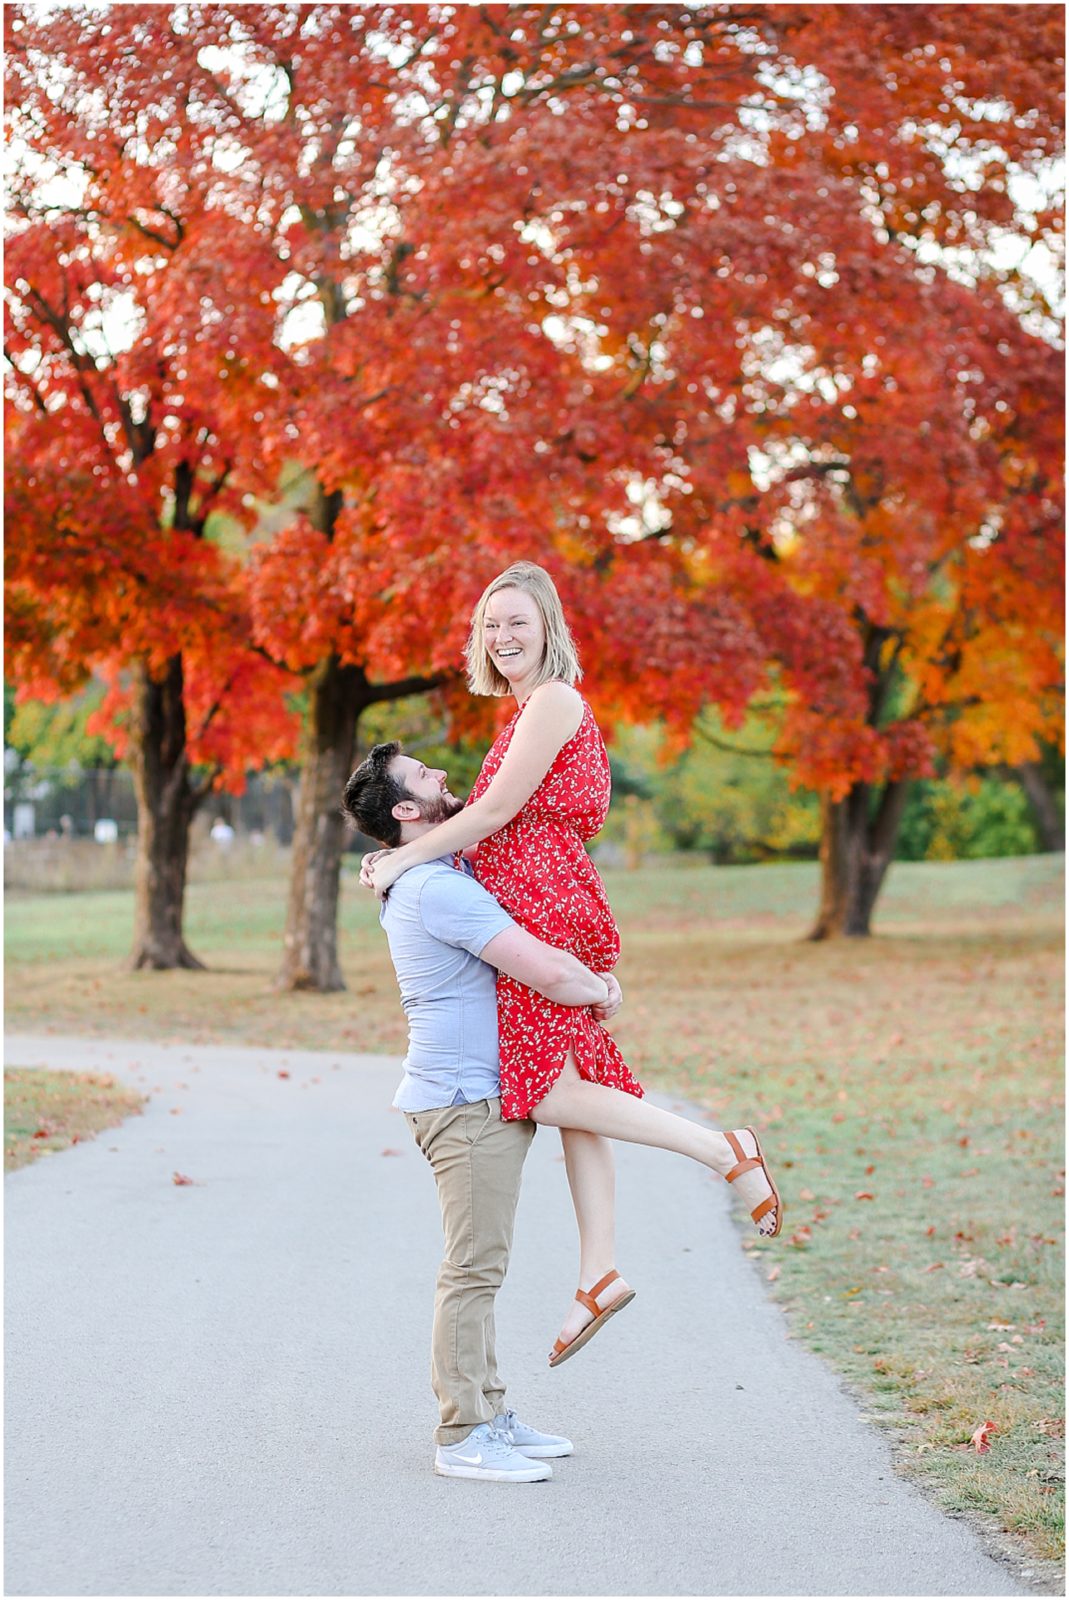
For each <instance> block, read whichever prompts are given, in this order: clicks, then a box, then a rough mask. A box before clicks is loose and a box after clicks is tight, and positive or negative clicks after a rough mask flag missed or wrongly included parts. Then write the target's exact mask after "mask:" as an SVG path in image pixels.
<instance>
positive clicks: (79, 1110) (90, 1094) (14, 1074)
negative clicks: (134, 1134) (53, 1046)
mask: <svg viewBox="0 0 1069 1600" xmlns="http://www.w3.org/2000/svg"><path fill="white" fill-rule="evenodd" d="M142 1105H144V1096H143V1095H140V1094H137V1093H135V1092H134V1091H133V1090H132V1089H124V1088H123V1087H122V1085H121V1084H119V1083H116V1081H115V1079H114V1078H112V1077H111V1076H110V1075H109V1074H106V1073H105V1074H95V1073H89V1072H49V1071H46V1070H45V1069H44V1068H42V1067H7V1068H5V1070H4V1171H5V1172H13V1171H14V1170H15V1169H16V1168H17V1167H25V1166H27V1165H28V1164H29V1162H31V1161H35V1160H36V1159H37V1157H38V1156H42V1155H48V1154H49V1153H54V1152H55V1151H57V1150H69V1149H70V1147H71V1145H74V1144H80V1143H81V1142H82V1141H83V1140H84V1139H92V1138H94V1137H95V1136H96V1135H97V1134H98V1133H100V1132H102V1131H103V1129H105V1128H114V1127H115V1126H116V1125H117V1124H118V1123H120V1122H122V1121H123V1119H124V1118H125V1117H129V1116H132V1115H133V1114H134V1113H135V1112H137V1111H139V1110H140V1109H141V1107H142Z"/></svg>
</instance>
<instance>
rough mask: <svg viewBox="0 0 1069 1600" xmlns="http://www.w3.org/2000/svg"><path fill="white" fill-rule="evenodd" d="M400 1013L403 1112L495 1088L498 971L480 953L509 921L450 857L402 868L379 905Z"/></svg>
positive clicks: (481, 1096)
mask: <svg viewBox="0 0 1069 1600" xmlns="http://www.w3.org/2000/svg"><path fill="white" fill-rule="evenodd" d="M379 921H380V922H381V923H382V926H383V928H384V929H385V930H386V937H387V939H388V940H389V944H390V956H391V957H392V959H393V964H394V969H395V971H396V973H397V982H398V986H399V988H400V990H401V1004H402V1006H403V1007H404V1010H405V1015H406V1016H407V1018H408V1054H407V1055H406V1056H405V1060H404V1070H405V1075H404V1077H403V1078H402V1080H401V1086H400V1088H399V1089H398V1091H397V1093H396V1095H395V1096H394V1101H393V1103H394V1105H395V1106H397V1107H398V1108H399V1109H400V1110H401V1111H432V1110H436V1109H437V1108H438V1107H440V1106H453V1105H464V1104H471V1103H472V1102H473V1101H476V1100H485V1099H491V1098H492V1097H493V1096H495V1095H498V1094H500V1093H501V1080H500V1072H499V1063H498V1044H497V973H496V972H495V970H494V968H493V967H491V966H488V965H487V964H486V962H485V961H480V960H479V955H480V952H481V951H483V950H485V949H486V946H487V945H488V944H489V943H490V941H491V939H494V938H496V937H497V935H498V934H499V933H503V932H504V931H505V929H506V928H511V927H513V926H514V924H513V922H512V918H511V917H510V916H509V915H508V913H507V912H505V911H503V910H502V909H501V907H500V906H499V905H498V903H497V901H496V900H495V899H494V897H493V895H491V894H488V893H487V891H486V890H485V889H484V888H483V887H482V885H481V884H479V883H476V881H475V879H474V878H473V877H470V876H469V875H468V873H466V872H463V871H457V870H456V869H455V868H454V867H453V860H452V857H451V856H443V857H442V858H441V859H440V860H438V861H432V862H429V863H428V864H427V865H425V866H421V867H413V868H412V869H411V870H410V871H408V872H405V873H402V875H401V877H400V878H398V880H397V882H396V883H395V884H393V886H392V887H391V889H390V891H389V893H388V894H387V896H386V899H385V900H384V901H383V904H382V909H381V910H380V912H379Z"/></svg>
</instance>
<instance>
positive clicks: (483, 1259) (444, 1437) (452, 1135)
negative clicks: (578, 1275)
mask: <svg viewBox="0 0 1069 1600" xmlns="http://www.w3.org/2000/svg"><path fill="white" fill-rule="evenodd" d="M405 1116H406V1118H407V1120H408V1124H409V1127H410V1128H411V1129H412V1132H413V1133H414V1134H415V1137H416V1143H417V1144H418V1145H419V1147H420V1149H421V1150H422V1151H423V1154H424V1155H425V1156H426V1157H427V1160H428V1161H429V1162H430V1164H431V1167H432V1169H433V1171H434V1180H435V1182H436V1183H437V1185H438V1200H439V1203H440V1205H441V1208H442V1233H443V1235H444V1238H445V1255H444V1258H443V1260H442V1265H441V1267H440V1268H439V1271H438V1292H437V1295H436V1296H435V1301H434V1329H433V1333H432V1336H431V1383H432V1384H433V1386H434V1392H435V1394H436V1395H437V1396H438V1405H439V1408H440V1410H441V1424H440V1426H439V1427H438V1428H437V1429H436V1430H435V1435H434V1437H435V1442H436V1443H437V1444H455V1443H456V1442H457V1440H458V1439H463V1438H465V1437H466V1435H467V1434H469V1433H470V1432H471V1430H472V1428H477V1427H478V1426H479V1424H480V1422H491V1421H492V1420H493V1418H494V1417H495V1416H496V1415H497V1414H498V1413H499V1412H501V1411H503V1410H504V1409H505V1406H504V1400H505V1385H504V1384H503V1383H502V1382H501V1379H500V1378H499V1377H498V1372H497V1356H496V1353H495V1348H494V1298H495V1296H496V1295H497V1291H498V1290H499V1289H500V1287H501V1284H502V1281H503V1280H504V1277H505V1272H506V1270H507V1268H508V1263H509V1252H510V1250H511V1249H512V1227H513V1223H514V1221H515V1217H516V1201H517V1199H518V1197H519V1193H520V1174H521V1173H522V1171H523V1163H524V1158H525V1157H526V1155H527V1151H528V1150H529V1149H530V1145H531V1140H532V1138H533V1137H534V1131H535V1125H534V1123H533V1122H526V1121H517V1122H502V1120H501V1101H500V1100H499V1099H497V1098H496V1097H495V1098H494V1099H493V1100H477V1101H475V1102H474V1104H472V1105H462V1106H444V1107H442V1108H441V1110H435V1111H406V1112H405Z"/></svg>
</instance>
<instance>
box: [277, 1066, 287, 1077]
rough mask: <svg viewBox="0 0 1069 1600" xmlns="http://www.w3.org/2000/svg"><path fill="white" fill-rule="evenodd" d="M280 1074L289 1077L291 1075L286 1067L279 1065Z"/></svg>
mask: <svg viewBox="0 0 1069 1600" xmlns="http://www.w3.org/2000/svg"><path fill="white" fill-rule="evenodd" d="M278 1075H279V1077H280V1078H288V1077H289V1073H288V1072H287V1071H286V1070H285V1068H284V1067H279V1069H278Z"/></svg>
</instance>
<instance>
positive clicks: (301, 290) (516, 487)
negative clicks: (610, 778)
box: [8, 4, 1061, 793]
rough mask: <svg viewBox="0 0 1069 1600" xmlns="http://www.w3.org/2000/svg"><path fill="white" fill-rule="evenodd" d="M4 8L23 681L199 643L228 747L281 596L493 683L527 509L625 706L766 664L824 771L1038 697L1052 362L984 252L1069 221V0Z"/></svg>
mask: <svg viewBox="0 0 1069 1600" xmlns="http://www.w3.org/2000/svg"><path fill="white" fill-rule="evenodd" d="M13 14H14V16H15V18H16V22H15V24H14V25H13V31H12V34H11V41H10V43H11V48H10V52H9V72H10V74H11V86H10V92H9V103H10V104H12V105H13V106H14V107H15V110H14V112H13V132H14V134H15V136H16V138H17V139H21V140H23V141H25V147H26V148H27V149H29V150H31V151H32V152H33V153H34V160H33V161H27V163H26V165H25V169H24V172H23V174H22V178H21V181H17V182H16V185H15V204H14V211H15V214H16V231H15V234H14V237H13V239H12V242H11V246H10V249H9V266H8V276H9V283H10V285H11V295H12V313H11V337H12V341H13V352H14V354H13V359H14V364H15V366H14V373H13V387H14V393H15V404H14V405H13V407H12V408H11V417H12V420H11V424H10V426H11V429H12V438H13V441H14V444H15V447H16V448H15V450H13V451H12V452H11V453H12V454H16V455H17V457H18V462H17V465H16V466H15V467H14V468H13V469H12V477H11V480H10V485H9V494H10V496H11V497H12V501H13V504H14V506H15V512H16V515H15V517H14V518H13V519H12V524H13V546H12V555H11V557H10V558H9V559H10V562H11V565H10V569H9V582H10V585H11V597H10V599H9V618H10V622H9V626H10V627H11V628H12V632H13V643H14V655H13V662H14V666H15V671H16V676H17V677H18V678H19V681H20V682H21V683H22V684H23V686H24V689H26V691H27V692H40V690H41V689H42V688H43V687H44V686H45V685H46V684H47V685H51V686H53V687H55V688H56V689H59V690H64V689H68V688H70V687H72V686H73V684H74V683H76V682H77V681H78V679H79V677H80V675H82V674H84V672H85V671H86V670H87V668H88V666H89V665H94V666H99V665H102V664H103V665H106V666H107V667H108V668H109V670H111V671H112V672H113V674H115V673H117V672H118V671H119V669H121V664H122V662H123V660H125V659H127V658H128V657H129V655H130V654H132V653H137V654H138V655H148V656H149V657H150V658H152V659H155V658H157V657H160V656H166V655H167V654H168V653H170V652H172V651H174V650H176V649H181V650H182V651H183V653H184V654H186V655H187V656H188V660H189V673H188V679H189V694H190V701H191V705H192V706H193V707H194V716H193V718H192V719H191V721H192V722H194V723H195V722H197V719H198V718H199V719H200V721H201V723H202V724H203V734H202V735H198V738H199V739H200V743H198V744H197V747H196V748H197V751H198V754H199V756H200V758H201V759H205V760H211V761H213V762H220V763H222V764H223V765H225V766H226V767H227V769H228V770H229V771H231V772H232V773H236V771H237V770H238V768H239V766H240V765H241V763H242V762H244V761H248V760H250V759H252V758H253V756H254V754H255V755H259V756H262V755H263V754H264V753H265V752H266V751H267V750H268V749H270V751H272V752H273V753H279V752H281V751H282V750H284V749H286V748H287V747H288V742H289V740H290V738H291V734H292V729H291V727H290V724H289V723H288V721H287V719H286V717H285V714H284V712H283V711H282V709H281V707H282V701H281V697H280V689H281V688H282V687H284V685H285V682H286V681H287V680H286V678H285V676H284V675H283V674H281V673H272V671H271V670H270V669H269V668H268V667H267V666H266V664H265V662H264V661H263V659H262V656H257V654H256V653H255V651H253V652H252V653H250V651H249V645H250V643H251V644H253V645H255V647H256V649H257V650H259V651H261V652H262V653H263V654H264V655H266V656H267V657H269V658H271V659H272V660H273V661H275V662H277V663H279V664H280V666H281V667H282V668H283V669H284V670H285V672H286V673H292V674H298V673H307V672H310V671H312V670H313V669H315V668H316V667H317V665H318V664H320V663H322V662H323V661H324V660H327V659H329V658H332V657H333V658H336V659H337V660H339V661H340V662H341V663H342V664H347V663H355V664H357V665H359V666H360V667H361V668H362V670H363V671H364V672H365V673H366V675H367V677H368V678H369V679H371V680H372V681H373V682H377V681H381V682H383V683H386V682H389V681H390V680H396V679H399V678H405V677H408V676H410V675H411V674H413V673H419V674H423V675H438V674H444V675H446V676H447V677H448V678H449V680H450V687H449V690H448V692H449V693H450V695H451V697H452V703H453V704H454V706H455V709H456V711H457V717H458V724H457V725H458V727H462V726H467V727H471V726H472V725H473V719H474V718H475V717H477V716H478V714H479V713H480V708H478V707H471V706H470V705H466V704H465V703H464V700H463V696H462V692H461V691H460V689H459V678H458V669H459V663H460V657H461V649H462V645H463V640H464V634H465V629H466V618H467V616H468V614H469V611H470V607H471V604H472V602H473V600H474V599H475V597H476V595H477V594H478V592H479V591H480V589H481V588H482V587H483V585H484V584H485V582H486V581H487V580H488V579H489V578H490V577H491V576H492V575H493V574H494V573H495V572H496V571H497V570H498V569H499V568H500V567H501V566H503V565H504V564H506V563H507V562H508V561H511V560H514V559H517V558H519V557H525V558H528V559H534V560H539V561H542V562H544V564H545V565H547V566H548V567H549V568H550V569H551V570H552V571H553V573H554V575H555V576H556V577H557V578H558V580H559V583H560V587H561V590H562V594H563V596H564V599H565V603H566V605H567V607H568V610H569V614H570V616H571V618H572V620H573V622H574V626H575V630H576V633H577V636H578V639H579V642H580V646H581V649H582V652H583V655H584V659H585V662H586V666H587V672H588V677H587V688H588V690H589V692H590V694H591V697H592V698H593V699H594V701H595V703H596V705H597V708H598V710H599V711H600V712H601V713H602V715H603V716H605V717H606V718H609V719H611V718H612V717H614V716H624V717H631V718H647V717H650V716H660V717H663V718H664V719H665V720H666V721H667V722H668V723H669V725H670V726H671V727H673V728H674V729H675V730H676V732H677V733H678V734H679V736H680V737H683V736H685V732H686V729H687V727H688V726H689V724H690V722H691V720H692V718H693V716H694V714H695V713H696V711H697V710H698V709H699V708H700V706H701V705H702V704H703V703H705V702H707V701H709V700H715V701H716V702H717V703H719V704H720V705H721V707H722V708H723V709H724V711H725V713H726V715H727V716H728V718H729V720H732V719H738V718H739V717H741V715H742V714H743V712H744V709H745V706H746V704H747V702H748V700H749V699H750V698H751V696H752V695H753V693H754V691H755V690H757V689H758V688H759V687H761V685H762V684H763V682H764V681H765V679H766V677H767V674H768V672H769V670H770V669H772V670H774V671H775V672H776V673H777V674H778V675H779V677H780V679H781V681H782V682H783V683H784V684H785V685H786V687H787V688H788V690H789V691H790V707H791V709H790V713H789V717H788V720H787V724H786V726H785V728H784V732H783V739H782V744H781V750H780V753H781V755H782V756H783V757H784V759H789V760H790V761H791V762H792V763H793V766H794V770H795V772H796V775H797V776H798V777H799V778H800V779H801V780H803V781H805V782H807V783H811V784H814V785H817V786H820V787H823V788H825V789H827V790H830V791H831V792H833V793H841V792H844V791H845V790H846V789H848V788H849V787H850V785H851V784H852V783H853V782H855V781H857V780H858V779H864V780H867V781H879V780H880V779H883V778H888V777H892V778H893V777H897V776H906V775H909V774H912V773H919V772H924V771H926V770H928V768H929V765H930V763H931V761H932V758H933V754H934V753H935V752H936V751H939V750H942V751H944V752H945V753H946V754H947V755H949V757H950V758H951V759H952V760H953V761H955V762H958V763H961V764H963V765H972V764H974V763H976V762H986V761H994V760H1009V761H1015V760H1021V759H1024V758H1026V757H1028V756H1030V755H1031V754H1033V753H1034V750H1035V741H1036V739H1037V737H1039V736H1040V735H1044V736H1049V735H1050V733H1051V731H1052V729H1053V727H1054V725H1055V723H1056V720H1057V703H1058V691H1059V687H1060V682H1061V665H1060V599H1059V570H1060V569H1059V561H1060V546H1059V541H1058V538H1057V530H1058V526H1059V521H1058V519H1059V516H1060V488H1059V482H1060V474H1059V457H1060V448H1061V437H1060V429H1059V420H1058V419H1059V412H1058V409H1057V406H1058V398H1059V394H1060V370H1059V362H1058V360H1057V358H1056V355H1055V353H1054V351H1053V349H1052V345H1051V336H1050V319H1049V315H1048V308H1047V307H1046V306H1045V305H1044V303H1043V295H1042V290H1041V287H1037V285H1036V283H1035V282H1033V281H1032V280H1030V279H1029V278H1028V277H1027V276H1026V275H1025V274H1024V273H1023V272H1022V271H1021V270H1019V269H1010V268H1000V267H997V266H996V265H995V261H996V256H997V252H998V248H999V241H1000V239H1002V240H1004V239H1005V230H1007V229H1008V230H1010V231H1011V232H1012V233H1014V234H1017V235H1019V237H1020V239H1021V241H1022V245H1023V244H1024V243H1027V242H1029V241H1031V242H1033V243H1035V244H1037V245H1043V244H1044V242H1045V241H1046V242H1049V241H1051V240H1053V239H1055V238H1056V236H1057V228H1058V220H1057V216H1056V214H1055V207H1054V203H1053V201H1050V202H1049V203H1048V200H1047V198H1046V197H1045V196H1041V195H1040V191H1041V190H1042V189H1043V187H1044V185H1046V186H1047V187H1048V188H1049V186H1050V178H1049V162H1050V158H1051V157H1052V156H1054V155H1056V154H1057V152H1058V151H1059V150H1060V148H1061V144H1060V141H1061V123H1060V110H1059V84H1060V74H1059V71H1058V69H1057V60H1058V55H1059V50H1060V47H1061V22H1060V11H1059V10H1058V9H1057V8H1055V7H1053V6H1048V5H1036V6H1029V7H980V6H925V7H917V6H909V7H907V6H884V5H874V6H871V5H858V6H851V7H832V6H819V5H818V6H804V5H803V6H777V5H769V6H764V7H759V8H756V9H753V8H751V9H749V10H747V11H746V13H745V15H743V14H741V13H740V12H739V10H738V8H736V7H733V6H731V5H715V4H714V5H709V6H704V7H702V8H700V9H697V10H695V11H693V12H691V11H687V10H680V9H679V8H678V7H669V6H660V5H650V6H643V7H641V8H634V7H627V6H615V5H606V6H599V7H596V8H595V7H589V6H584V7H572V6H561V7H558V8H556V9H555V10H553V11H552V12H549V11H547V10H546V9H545V8H544V7H541V6H515V7H507V8H506V7H498V6H490V7H484V6H480V7H458V8H455V9H454V10H453V11H451V12H450V11H448V10H438V9H429V8H426V7H388V6H377V5H367V6H359V7H355V6H340V5H329V4H317V5H314V6H304V7H302V6H292V5H271V6H262V5H242V6H228V5H209V6H206V7H197V8H194V9H193V10H190V9H189V8H187V7H172V6H166V5H165V6H150V5H137V4H128V5H123V6H120V7H112V8H109V9H107V10H106V11H103V12H95V11H94V12H80V11H79V12H71V11H62V10H61V11H58V12H52V13H50V14H48V15H47V16H45V17H42V16H40V15H38V13H37V11H36V8H34V7H31V6H25V7H21V8H20V7H16V8H13ZM387 47H388V50H389V53H388V54H387ZM53 70H54V71H60V70H62V71H64V72H67V73H69V74H71V75H72V76H73V78H74V79H75V80H76V82H77V84H78V87H79V89H80V90H81V91H83V92H82V93H81V94H78V93H74V92H72V91H70V90H68V91H67V92H65V93H64V94H63V95H62V96H59V95H56V94H52V93H50V92H49V84H50V73H51V72H52V71H53ZM42 160H44V161H45V162H46V163H49V162H51V163H52V164H53V165H54V166H55V167H56V168H57V169H58V168H62V169H63V170H65V171H66V172H67V173H68V174H69V175H70V177H71V182H73V183H74V184H75V186H76V187H78V188H79V190H80V195H79V201H78V203H77V204H76V205H75V204H73V203H71V204H68V203H67V202H66V200H63V199H60V200H59V201H56V202H54V203H53V202H52V201H51V200H49V199H48V198H46V197H45V196H44V195H43V194H42V192H41V186H40V178H41V171H42V168H41V165H40V163H41V161H42ZM1028 174H1031V175H1032V183H1033V187H1032V189H1031V190H1028V192H1027V194H1025V190H1026V189H1027V183H1026V182H1025V179H1026V177H1027V175H1028ZM1022 184H1024V188H1022ZM1022 194H1025V198H1024V199H1022V198H1021V196H1022ZM1036 196H1040V198H1039V199H1037V198H1036ZM1041 200H1042V203H1041ZM1030 207H1031V209H1029V208H1030ZM999 230H1003V231H1002V233H1000V231H999ZM950 252H957V254H956V255H952V254H950ZM120 304H122V305H126V306H128V307H129V306H136V307H137V310H138V323H137V333H136V337H135V338H134V340H133V343H132V345H131V347H130V348H129V349H126V350H123V351H121V352H119V353H117V354H114V355H112V356H108V357H106V358H103V359H102V357H101V355H100V354H99V352H98V346H99V343H100V340H101V338H102V337H103V335H102V334H101V332H100V328H101V311H102V309H103V308H106V307H108V306H112V307H113V308H114V307H117V306H118V305H120ZM302 307H303V308H304V309H303V310H300V309H299V308H302ZM302 317H303V319H304V320H303V322H302V320H301V319H302ZM104 320H105V321H106V318H105V319H104ZM91 352H92V353H91ZM46 419H47V420H46ZM295 468H299V469H302V470H303V471H304V472H305V474H306V478H305V479H304V480H303V482H299V483H297V485H296V487H294V488H293V489H292V492H291V493H290V494H289V499H288V501H287V506H288V510H284V511H282V512H279V511H273V512H272V513H271V515H270V517H269V519H268V520H267V521H266V522H264V523H263V524H262V525H256V522H255V518H256V511H255V508H254V507H252V506H250V503H249V499H248V496H249V495H250V494H252V493H256V494H259V495H260V496H261V497H262V498H263V497H267V498H272V497H274V498H277V496H278V485H279V483H280V482H282V481H283V480H286V481H292V474H293V472H294V469H295ZM287 475H290V476H289V478H287ZM180 504H181V505H183V506H184V508H185V514H184V516H182V517H179V516H178V515H177V510H178V507H179V506H180ZM211 511H226V512H228V513H229V514H230V515H231V516H232V517H233V518H234V519H236V522H235V524H234V525H235V526H236V525H237V524H238V523H240V524H242V525H243V526H244V527H245V528H247V529H250V530H252V529H254V528H255V533H254V537H253V539H252V540H251V541H250V540H246V539H243V538H241V537H240V536H237V535H235V536H234V537H233V540H232V543H233V545H234V547H235V550H234V554H233V555H231V554H230V552H229V551H224V550H223V549H221V548H218V547H215V546H213V545H212V544H211V543H210V542H209V541H208V540H207V538H206V533H205V521H206V518H207V515H208V513H209V512H211ZM246 557H247V559H245V558H246ZM115 681H116V682H117V683H121V677H116V679H115ZM217 705H218V706H219V709H218V710H216V709H214V708H215V707H216V706H217ZM231 708H232V709H231ZM481 710H482V711H484V712H485V710H486V708H481Z"/></svg>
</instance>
